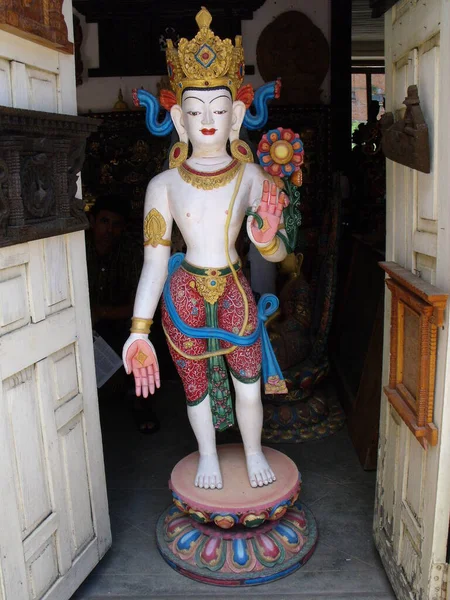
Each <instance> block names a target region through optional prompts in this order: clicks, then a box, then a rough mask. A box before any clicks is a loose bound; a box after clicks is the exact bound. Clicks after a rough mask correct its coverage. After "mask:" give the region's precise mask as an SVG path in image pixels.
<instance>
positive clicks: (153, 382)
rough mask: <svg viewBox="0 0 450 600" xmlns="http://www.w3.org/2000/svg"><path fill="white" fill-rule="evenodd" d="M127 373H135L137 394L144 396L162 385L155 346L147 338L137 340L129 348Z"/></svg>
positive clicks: (126, 361)
mask: <svg viewBox="0 0 450 600" xmlns="http://www.w3.org/2000/svg"><path fill="white" fill-rule="evenodd" d="M125 363H126V370H127V373H128V374H130V373H133V375H134V381H135V384H136V396H140V395H141V393H142V395H143V396H144V398H147V396H148V394H149V392H150V394H154V393H155V386H156V387H157V388H159V387H161V380H160V376H159V365H158V359H157V358H156V354H155V352H154V349H153V346H151V345H150V343H149V342H148V341H147V340H135V341H134V342H133V343H132V344H131V346H130V347H129V348H128V350H127V353H126V358H125Z"/></svg>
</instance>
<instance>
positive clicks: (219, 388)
mask: <svg viewBox="0 0 450 600" xmlns="http://www.w3.org/2000/svg"><path fill="white" fill-rule="evenodd" d="M181 266H182V268H183V269H184V270H185V271H187V272H188V273H192V274H193V275H197V276H200V277H209V278H211V277H213V278H218V277H226V276H229V275H231V269H230V267H222V268H220V269H219V268H217V269H215V268H207V269H205V268H202V267H197V266H196V265H191V264H190V263H188V262H187V261H186V260H184V261H183V262H182V263H181ZM233 267H234V269H235V270H236V271H238V270H239V269H240V268H241V265H240V263H239V262H237V263H235V264H234V265H233ZM204 304H205V311H206V327H214V328H218V327H219V321H218V317H217V302H215V303H214V304H211V303H210V302H206V301H205V300H204ZM207 349H208V352H217V351H218V350H221V347H220V342H219V340H218V339H216V338H209V339H208V340H207ZM207 361H208V362H207V374H208V394H209V398H210V404H211V413H212V418H213V424H214V427H215V428H216V429H217V430H218V431H224V430H225V429H228V427H231V426H232V425H234V413H233V403H232V400H231V391H230V381H229V378H228V371H227V367H226V364H225V358H224V357H223V356H212V357H210V358H208V359H207Z"/></svg>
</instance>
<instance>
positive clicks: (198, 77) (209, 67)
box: [166, 6, 244, 104]
mask: <svg viewBox="0 0 450 600" xmlns="http://www.w3.org/2000/svg"><path fill="white" fill-rule="evenodd" d="M195 20H196V22H197V25H198V28H199V32H198V33H197V35H196V36H195V37H194V38H193V39H192V40H187V39H186V38H181V39H180V41H179V42H178V49H176V48H175V47H174V45H173V43H172V40H167V50H166V60H167V71H168V73H169V80H170V85H171V87H172V90H173V91H174V92H175V94H176V96H177V102H178V104H181V96H182V94H183V90H185V89H186V88H188V87H194V88H206V89H207V88H211V87H218V86H225V87H227V88H229V89H230V91H231V94H232V97H233V100H235V99H236V94H237V91H238V89H239V88H240V86H241V84H242V81H243V79H244V49H243V48H242V37H241V36H240V35H237V36H236V41H235V44H236V45H235V46H233V43H232V41H231V40H229V39H228V38H227V39H224V40H221V39H220V37H218V36H217V35H214V31H211V29H210V28H209V26H210V25H211V21H212V17H211V14H210V13H209V11H208V10H207V9H206V8H205V7H204V6H202V8H201V10H200V12H199V13H198V14H197V16H196V17H195Z"/></svg>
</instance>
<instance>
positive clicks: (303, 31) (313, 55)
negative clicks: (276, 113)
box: [256, 10, 330, 104]
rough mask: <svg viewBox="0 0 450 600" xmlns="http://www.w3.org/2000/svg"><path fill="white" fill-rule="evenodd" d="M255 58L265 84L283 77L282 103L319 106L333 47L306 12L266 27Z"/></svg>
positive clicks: (293, 13) (292, 13)
mask: <svg viewBox="0 0 450 600" xmlns="http://www.w3.org/2000/svg"><path fill="white" fill-rule="evenodd" d="M256 58H257V62H258V69H259V72H260V73H261V77H262V78H263V79H264V81H273V80H274V79H277V77H281V80H282V82H283V86H282V88H281V98H280V104H320V94H321V91H322V90H321V89H320V86H321V85H322V83H323V80H324V79H325V76H326V74H327V72H328V67H329V65H330V48H329V45H328V42H327V39H326V37H325V36H324V34H323V33H322V31H321V30H320V29H319V28H318V27H317V26H316V25H314V23H313V22H312V21H311V19H309V18H308V17H307V16H306V15H305V14H304V13H302V12H300V11H298V10H290V11H288V12H285V13H282V14H281V15H279V16H278V17H277V18H276V19H274V20H273V21H272V22H271V23H270V24H269V25H267V27H265V28H264V30H263V31H262V33H261V35H260V36H259V39H258V44H257V46H256Z"/></svg>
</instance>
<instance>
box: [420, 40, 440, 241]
mask: <svg viewBox="0 0 450 600" xmlns="http://www.w3.org/2000/svg"><path fill="white" fill-rule="evenodd" d="M439 40H440V36H439V34H437V35H435V36H434V37H433V38H431V40H429V41H428V42H427V43H426V44H424V46H423V47H422V48H421V52H420V54H419V73H418V78H419V82H420V89H421V93H420V106H421V108H422V112H423V115H424V118H425V121H426V123H427V124H428V131H429V139H430V150H431V169H432V170H433V167H434V163H435V158H436V151H437V136H436V135H435V130H434V127H435V123H436V122H437V117H438V114H437V110H438V98H439V93H438V82H439V72H438V68H439ZM432 179H433V181H432V182H431V184H430V176H429V175H428V174H426V173H417V185H418V200H419V202H418V211H417V217H418V222H417V229H419V230H420V231H429V232H430V233H436V232H437V229H436V227H437V223H436V220H437V216H438V215H437V191H436V185H435V182H434V178H432Z"/></svg>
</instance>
